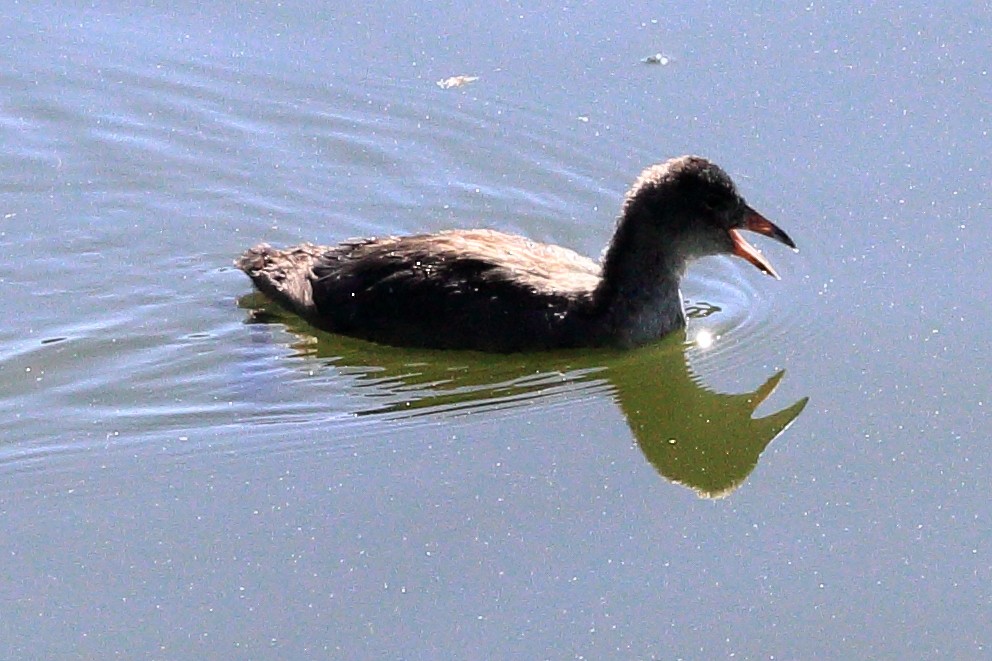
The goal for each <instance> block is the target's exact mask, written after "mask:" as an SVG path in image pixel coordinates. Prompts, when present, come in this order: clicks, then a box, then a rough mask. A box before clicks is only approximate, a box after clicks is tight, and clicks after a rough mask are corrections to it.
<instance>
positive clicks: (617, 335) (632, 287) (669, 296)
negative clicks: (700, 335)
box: [594, 210, 686, 346]
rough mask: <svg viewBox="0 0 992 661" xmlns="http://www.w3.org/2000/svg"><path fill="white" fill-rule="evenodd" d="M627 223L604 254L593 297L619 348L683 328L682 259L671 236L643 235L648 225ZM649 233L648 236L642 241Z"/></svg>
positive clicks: (618, 228) (649, 340)
mask: <svg viewBox="0 0 992 661" xmlns="http://www.w3.org/2000/svg"><path fill="white" fill-rule="evenodd" d="M631 211H632V210H628V213H631ZM634 212H635V213H636V211H634ZM629 220H630V219H629V218H626V217H625V218H623V219H621V221H620V223H619V224H618V226H617V231H616V234H615V235H614V237H613V240H612V241H611V242H610V245H609V247H607V249H606V253H605V254H604V256H603V264H602V280H601V281H600V283H599V286H598V287H597V288H596V292H595V294H594V301H595V304H596V307H597V308H598V310H599V312H600V314H602V315H603V316H604V317H605V319H604V321H605V322H606V323H605V327H606V330H607V333H608V334H609V335H610V337H609V338H607V339H608V341H609V342H610V343H616V344H620V345H622V346H636V345H640V344H645V343H647V342H652V341H654V340H657V339H658V338H660V337H662V336H664V335H667V334H668V333H671V332H672V331H674V330H678V329H681V328H684V327H685V312H684V310H683V307H682V294H681V293H680V292H679V280H680V279H681V278H682V274H683V273H684V272H685V267H686V261H685V259H684V258H681V257H680V256H679V255H677V254H675V253H674V251H673V250H672V248H673V246H674V241H672V240H671V239H670V238H669V237H665V236H662V235H659V234H657V230H656V229H655V228H651V229H650V230H647V231H645V230H644V229H643V228H645V227H650V225H648V224H647V223H643V222H636V223H635V222H629ZM625 221H626V222H625ZM638 228H641V230H640V232H638ZM648 232H650V234H651V235H650V236H643V234H646V233H648ZM638 234H642V235H640V236H639V235H638Z"/></svg>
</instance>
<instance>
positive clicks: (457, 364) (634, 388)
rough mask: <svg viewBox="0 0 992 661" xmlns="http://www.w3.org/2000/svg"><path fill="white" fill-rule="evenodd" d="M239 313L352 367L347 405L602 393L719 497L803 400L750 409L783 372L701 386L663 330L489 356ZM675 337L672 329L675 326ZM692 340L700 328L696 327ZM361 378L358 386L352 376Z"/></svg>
mask: <svg viewBox="0 0 992 661" xmlns="http://www.w3.org/2000/svg"><path fill="white" fill-rule="evenodd" d="M239 305H240V306H241V307H243V308H245V309H248V310H249V311H250V316H249V322H252V323H271V322H278V323H281V324H283V325H285V326H286V327H287V328H288V329H289V330H290V331H291V332H293V333H294V334H295V335H296V336H297V338H298V340H297V341H296V342H294V343H293V347H294V348H295V349H296V350H297V351H298V352H299V353H300V354H305V355H307V356H311V357H315V358H317V359H326V360H328V361H329V363H328V364H329V365H332V366H333V367H334V368H335V369H339V370H347V371H348V372H349V373H350V374H352V376H355V375H358V380H357V383H358V384H359V385H358V387H357V391H358V392H360V393H361V394H362V395H364V396H365V398H366V399H365V404H364V405H363V406H362V407H360V409H359V410H357V411H356V413H357V414H359V415H384V416H390V415H392V416H397V415H398V416H403V417H406V416H415V415H427V414H435V413H438V412H446V413H449V414H450V413H452V412H457V411H469V410H473V409H478V408H482V407H486V408H507V407H512V406H519V405H523V404H525V403H527V402H529V401H532V400H535V399H541V398H546V397H548V396H549V395H552V394H555V393H558V392H561V391H563V390H564V389H571V390H574V389H575V388H576V387H579V386H581V385H582V384H586V385H588V386H589V387H590V388H594V389H596V390H599V391H602V392H608V393H609V394H610V395H611V396H612V398H613V400H614V401H615V402H616V403H617V404H618V405H619V407H620V409H621V410H622V411H623V414H624V416H625V417H626V420H627V424H628V425H629V427H630V430H631V431H632V432H633V434H634V437H635V439H636V441H637V444H638V446H639V447H640V449H641V451H642V452H643V453H644V456H645V457H646V458H647V460H648V461H649V462H651V465H652V466H654V467H655V469H656V470H657V471H658V473H659V474H661V475H662V476H663V477H664V478H666V479H668V480H671V481H672V482H676V483H678V484H682V485H685V486H687V487H689V488H691V489H693V490H694V491H695V492H696V493H697V494H699V495H700V496H703V497H707V498H719V497H721V496H725V495H727V494H729V493H730V492H732V491H733V490H734V489H736V488H737V487H738V486H740V485H741V484H742V483H743V482H744V480H745V479H747V476H748V475H749V474H750V473H751V471H752V470H754V467H755V466H756V465H757V463H758V458H759V457H760V456H761V453H762V452H763V451H764V449H765V448H766V447H767V446H768V444H769V443H771V441H772V440H774V439H775V438H776V437H777V436H778V435H779V434H781V433H782V432H783V431H784V430H785V429H786V428H787V427H788V426H789V425H790V424H791V423H792V422H793V421H794V420H795V419H796V418H797V417H798V416H799V414H800V413H802V411H803V409H804V408H805V406H806V403H807V401H808V398H805V397H804V398H802V399H800V400H798V401H796V402H795V403H793V404H792V405H790V406H788V407H786V408H784V409H782V410H780V411H778V412H776V413H772V414H770V415H767V416H765V417H762V418H755V417H754V412H755V410H756V409H757V408H758V406H759V405H760V404H761V403H762V402H763V401H764V400H765V399H767V398H768V397H769V395H771V394H772V392H773V391H774V390H775V387H776V386H777V385H778V383H779V382H780V381H781V380H782V377H783V376H784V375H785V373H784V371H779V372H777V373H775V374H773V375H771V376H770V377H769V378H768V379H767V380H766V381H765V382H764V383H763V384H762V385H761V386H759V387H758V388H757V389H755V390H754V391H753V392H749V393H745V394H736V395H728V394H722V393H717V392H713V391H712V390H710V389H708V388H707V387H706V386H705V385H704V384H702V383H700V382H699V379H698V377H696V376H695V375H693V373H692V371H691V369H690V367H689V364H688V361H687V359H686V350H687V349H688V348H689V345H687V344H685V343H684V342H683V341H682V338H681V337H675V336H673V337H670V338H667V339H666V340H663V341H662V342H659V343H656V344H654V345H652V346H648V347H644V348H641V349H637V350H633V351H626V352H621V351H615V350H583V351H576V350H571V351H562V352H547V353H534V354H510V355H495V354H483V353H476V352H461V351H455V352H452V351H429V350H413V349H402V348H395V347H389V346H383V345H377V344H371V343H368V342H364V341H361V340H355V339H352V338H347V337H342V336H337V335H331V334H328V333H324V332H322V331H318V330H316V329H314V328H313V327H311V326H309V325H308V324H306V322H304V321H303V320H301V319H299V318H298V317H295V316H293V315H290V314H288V313H285V312H283V311H282V310H280V309H279V308H278V307H277V306H275V305H273V304H272V303H269V302H268V301H266V300H265V298H264V297H262V296H261V295H258V294H250V295H247V296H245V297H243V298H242V299H241V300H240V301H239ZM676 335H678V334H676ZM694 341H695V343H696V345H697V346H700V347H704V346H705V345H706V343H712V341H713V338H712V337H706V336H705V335H704V336H702V337H699V336H696V337H695V338H694ZM363 384H364V385H367V386H369V388H368V390H365V391H364V392H362V390H364V389H363V388H362V385H363Z"/></svg>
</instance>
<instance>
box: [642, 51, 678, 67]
mask: <svg viewBox="0 0 992 661" xmlns="http://www.w3.org/2000/svg"><path fill="white" fill-rule="evenodd" d="M642 62H644V63H645V64H660V65H661V66H666V65H668V64H671V63H672V58H670V57H668V56H667V55H662V54H661V53H655V54H654V55H648V56H647V57H646V58H644V59H643V60H642Z"/></svg>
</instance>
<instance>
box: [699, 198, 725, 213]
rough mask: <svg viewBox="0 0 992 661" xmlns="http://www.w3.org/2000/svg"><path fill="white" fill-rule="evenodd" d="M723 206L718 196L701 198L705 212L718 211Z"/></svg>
mask: <svg viewBox="0 0 992 661" xmlns="http://www.w3.org/2000/svg"><path fill="white" fill-rule="evenodd" d="M723 206H724V204H723V200H722V199H720V197H719V196H718V195H707V196H706V197H704V198H703V208H705V209H706V210H707V211H718V210H719V209H722V208H723Z"/></svg>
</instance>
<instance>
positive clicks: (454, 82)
mask: <svg viewBox="0 0 992 661" xmlns="http://www.w3.org/2000/svg"><path fill="white" fill-rule="evenodd" d="M477 80H479V77H478V76H452V77H451V78H444V79H443V80H439V81H437V86H438V87H440V88H441V89H443V90H449V89H451V88H453V87H461V86H462V85H468V84H469V83H474V82H475V81H477Z"/></svg>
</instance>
